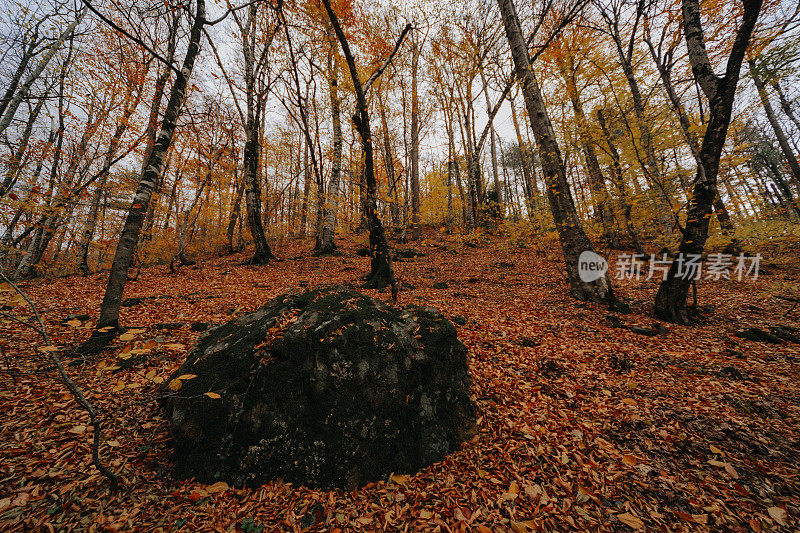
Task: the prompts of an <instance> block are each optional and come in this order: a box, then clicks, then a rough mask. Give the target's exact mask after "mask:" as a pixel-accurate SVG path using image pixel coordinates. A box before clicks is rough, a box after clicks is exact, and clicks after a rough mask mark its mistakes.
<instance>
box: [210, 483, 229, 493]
mask: <svg viewBox="0 0 800 533" xmlns="http://www.w3.org/2000/svg"><path fill="white" fill-rule="evenodd" d="M229 488H230V487H228V484H227V483H225V482H224V481H217V482H216V483H214V484H213V485H209V486H208V487H206V492H208V493H209V494H216V493H218V492H225V491H226V490H228V489H229Z"/></svg>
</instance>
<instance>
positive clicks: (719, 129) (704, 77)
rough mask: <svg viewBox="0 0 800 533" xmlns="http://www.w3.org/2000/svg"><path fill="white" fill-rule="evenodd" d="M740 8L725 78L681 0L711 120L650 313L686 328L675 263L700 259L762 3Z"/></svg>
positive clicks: (696, 10) (691, 9)
mask: <svg viewBox="0 0 800 533" xmlns="http://www.w3.org/2000/svg"><path fill="white" fill-rule="evenodd" d="M743 3H744V17H743V20H742V24H741V26H740V27H739V29H738V31H737V33H736V39H735V41H734V43H733V47H732V49H731V53H730V56H729V57H728V61H727V66H726V70H725V74H724V76H722V77H718V76H717V75H716V74H715V73H714V70H713V67H712V66H711V61H710V60H709V58H708V54H707V52H706V47H705V39H704V37H703V27H702V22H701V20H700V6H699V2H698V0H683V27H684V34H685V38H686V46H687V49H688V51H689V60H690V62H691V64H692V73H693V74H694V78H695V80H696V81H697V82H698V84H699V85H700V87H701V88H702V89H703V92H704V93H705V95H706V97H707V98H708V101H709V113H710V117H709V123H708V126H707V127H706V132H705V135H704V136H703V143H702V145H701V146H700V153H699V154H698V165H697V174H696V177H695V184H694V189H693V191H692V197H691V199H690V201H689V206H688V208H687V214H686V227H685V229H684V230H683V235H682V237H681V242H680V246H679V247H678V254H679V255H678V258H676V260H674V261H673V262H672V264H671V265H670V268H669V271H668V272H667V276H666V279H665V280H664V281H662V282H661V284H660V285H659V287H658V293H657V294H656V299H655V314H656V316H658V317H659V318H661V319H663V320H667V321H669V322H676V323H681V324H688V323H689V313H688V309H687V307H686V297H687V295H688V292H689V287H690V286H691V284H692V281H693V280H692V279H689V278H688V277H686V276H685V275H681V274H680V273H679V269H680V268H681V263H680V259H681V258H687V257H688V255H689V254H696V255H700V254H702V252H703V249H704V248H705V243H706V239H707V238H708V222H709V219H710V217H711V211H712V207H713V203H714V197H715V196H716V195H717V174H718V173H719V161H720V156H721V154H722V149H723V147H724V145H725V138H726V136H727V133H728V125H729V124H730V120H731V111H732V108H733V100H734V97H735V95H736V86H737V84H738V82H739V71H740V69H741V66H742V61H743V60H744V53H745V50H746V49H747V45H748V43H749V42H750V36H751V35H752V33H753V28H754V27H755V23H756V20H757V18H758V14H759V11H760V10H761V3H762V0H744V1H743Z"/></svg>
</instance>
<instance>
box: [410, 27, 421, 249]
mask: <svg viewBox="0 0 800 533" xmlns="http://www.w3.org/2000/svg"><path fill="white" fill-rule="evenodd" d="M417 41H418V37H417V36H416V35H414V36H413V38H412V39H411V43H412V44H411V238H412V239H413V240H415V241H416V240H419V90H418V88H417V70H418V68H419V56H420V49H419V43H418V42H417Z"/></svg>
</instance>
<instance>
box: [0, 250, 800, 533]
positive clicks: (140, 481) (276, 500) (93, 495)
mask: <svg viewBox="0 0 800 533" xmlns="http://www.w3.org/2000/svg"><path fill="white" fill-rule="evenodd" d="M437 238H438V237H437ZM467 244H470V245H472V246H470V245H464V242H463V241H458V240H455V239H453V240H445V243H444V244H441V243H437V244H433V243H430V244H428V245H426V244H424V243H423V244H415V245H414V246H415V247H416V248H417V249H418V250H420V251H422V252H424V253H425V254H427V255H426V257H420V258H417V259H411V260H408V261H404V262H398V263H396V265H395V267H396V271H397V275H398V277H400V278H401V280H402V282H403V284H404V285H405V288H404V290H403V291H402V292H401V296H400V303H422V304H425V305H429V306H432V307H436V308H438V309H440V310H442V311H443V312H444V313H445V314H447V315H448V316H450V317H454V316H459V315H460V316H463V317H464V318H466V323H464V324H463V325H458V326H457V327H458V330H459V337H460V338H461V340H462V341H463V342H464V343H465V344H466V345H467V347H468V348H469V362H470V370H471V375H472V380H473V394H474V398H475V401H476V404H477V406H478V409H479V416H480V418H479V432H478V434H477V436H476V437H475V438H474V439H473V440H472V441H471V442H468V443H465V444H464V445H463V446H462V448H461V450H460V451H458V452H457V453H455V454H452V455H451V456H449V457H447V458H446V459H445V460H444V461H443V462H441V463H438V464H435V465H433V466H431V467H429V468H427V469H425V470H423V471H421V472H418V473H414V472H398V473H397V475H396V476H394V477H393V478H392V479H387V480H386V481H381V482H378V483H373V484H370V485H368V486H366V487H364V488H362V489H361V490H357V491H354V492H344V491H319V490H312V489H308V488H305V487H300V486H294V485H290V484H286V483H283V482H281V481H280V480H276V481H275V482H272V483H269V484H267V485H264V486H262V487H261V488H259V489H257V490H249V489H241V488H240V487H229V486H227V485H226V484H224V483H217V484H215V485H211V486H208V485H204V484H198V483H195V482H192V481H178V480H175V479H173V478H172V477H171V475H170V436H169V427H168V425H167V423H166V421H165V420H164V418H163V417H162V416H161V412H160V409H159V406H158V404H157V403H156V401H155V391H156V387H157V382H158V381H160V380H161V379H162V378H163V377H164V376H166V375H168V374H169V373H170V372H172V371H173V370H174V369H175V368H176V367H177V366H178V365H179V364H180V362H181V361H182V358H183V357H184V355H185V350H186V349H188V348H190V347H191V345H192V344H193V343H194V342H195V341H196V340H197V338H198V337H199V336H200V335H202V334H203V333H202V332H198V331H192V329H202V327H203V325H204V324H202V323H210V324H212V325H213V324H219V323H223V322H225V321H227V320H229V319H231V318H233V317H234V316H236V315H237V314H239V313H241V312H244V311H249V310H252V309H255V308H256V307H259V306H260V305H262V304H263V303H264V302H265V301H266V300H268V299H269V298H271V297H273V296H276V295H278V294H281V293H283V292H286V291H289V290H298V289H300V288H302V287H304V286H314V285H317V284H322V283H330V282H341V283H349V284H357V283H358V279H359V276H361V275H363V274H364V273H365V271H366V269H367V267H368V259H366V258H363V257H358V256H356V255H355V253H354V251H355V249H356V247H357V245H356V244H355V243H349V244H347V243H345V245H344V251H345V255H344V256H341V257H331V258H322V259H317V258H311V257H309V253H308V245H307V243H303V242H294V243H291V244H289V245H287V247H286V248H285V249H283V250H281V251H280V252H281V255H282V257H284V258H285V260H283V261H276V262H272V263H270V264H268V265H266V266H263V267H253V266H242V265H240V263H241V261H242V260H243V259H244V256H234V257H228V258H223V259H213V260H206V261H202V262H201V263H199V264H198V265H197V266H196V267H183V268H182V269H180V270H179V272H178V273H177V274H170V273H169V271H168V268H167V267H166V266H159V267H153V268H147V269H143V270H142V272H141V275H140V276H139V278H138V280H137V281H133V282H129V284H128V287H127V288H126V294H125V296H126V298H140V299H141V302H140V303H138V304H136V305H133V306H130V307H125V308H123V315H122V321H123V324H124V325H125V326H126V327H129V328H133V331H132V332H129V333H128V335H126V336H125V337H123V338H124V339H131V338H132V339H133V340H118V341H117V342H116V343H115V344H114V346H112V348H110V349H109V350H107V351H106V352H104V353H103V354H102V355H101V356H100V357H98V358H96V359H92V360H87V361H85V362H84V361H75V362H73V364H72V366H70V367H69V372H70V375H71V376H73V377H74V378H75V380H76V381H77V382H78V384H79V385H80V386H81V387H82V388H83V389H84V390H85V391H86V392H87V394H88V395H89V397H90V399H91V400H92V401H94V402H95V404H97V405H99V406H101V407H102V409H103V412H104V416H105V419H106V421H107V427H106V428H105V431H104V435H103V437H104V442H103V443H102V445H101V454H102V457H103V458H104V459H105V460H106V461H107V462H108V463H109V464H110V466H111V467H112V468H113V469H114V470H115V471H116V472H118V473H119V474H120V475H121V476H122V477H124V481H125V486H124V489H123V490H122V491H120V492H117V493H109V491H108V489H107V483H106V481H105V480H104V478H102V477H101V476H100V474H99V473H98V472H97V470H95V468H94V467H93V466H92V465H91V460H90V452H89V450H90V447H89V441H90V437H91V431H92V428H91V427H87V425H88V418H87V417H86V415H84V414H83V412H82V411H81V410H80V409H79V408H78V407H77V405H76V404H75V402H73V401H72V400H71V398H70V396H69V395H68V394H67V392H66V390H65V389H64V388H63V386H62V385H61V384H60V383H59V382H58V381H57V378H56V375H55V374H54V372H52V370H50V369H49V368H48V366H49V364H48V359H47V357H46V354H43V353H40V352H37V348H38V347H40V346H42V342H41V340H40V339H39V338H38V336H37V334H36V333H35V332H33V331H31V330H28V329H25V328H24V327H23V326H21V325H18V324H13V323H10V322H8V321H6V322H3V323H2V326H1V327H2V333H0V342H2V343H3V345H4V354H5V355H4V357H3V360H2V361H0V370H2V372H0V381H1V382H2V386H0V410H1V411H0V414H1V415H2V418H0V529H2V530H10V531H31V530H42V531H53V530H56V531H58V530H69V531H72V530H89V531H104V530H108V531H122V530H138V531H160V530H163V531H178V530H182V531H247V532H255V531H262V530H263V531H272V530H276V531H331V530H333V531H335V530H342V531H350V530H364V531H384V530H386V531H430V530H437V529H440V530H442V531H481V532H485V531H517V532H519V531H527V530H544V531H552V530H611V531H626V530H631V529H647V530H694V529H696V530H716V531H729V530H734V531H735V530H739V531H749V530H755V531H759V530H771V529H783V530H786V531H789V530H794V529H795V528H797V527H798V524H800V514H799V511H798V508H799V507H800V478H799V477H798V473H799V472H800V431H799V428H800V427H799V425H798V423H799V422H800V344H793V343H791V342H788V341H783V342H781V343H778V344H772V343H764V342H755V341H751V340H745V339H742V338H739V337H736V336H735V335H734V333H735V332H736V331H738V330H741V329H743V328H748V327H757V328H760V329H764V330H768V328H769V326H775V325H784V326H790V327H797V326H798V325H800V324H798V320H797V318H798V316H800V313H798V312H797V310H794V311H792V312H790V313H789V314H788V315H786V313H787V311H789V309H790V307H789V306H788V305H787V302H786V301H783V300H779V299H776V298H773V297H772V296H770V289H771V288H772V287H774V286H776V285H777V284H778V283H782V282H787V281H795V280H797V278H798V268H796V267H790V266H782V265H772V266H763V265H762V276H761V277H760V278H759V279H758V280H757V281H755V282H726V281H719V282H710V281H709V282H701V283H700V284H699V287H698V296H699V300H700V310H701V322H700V325H699V326H697V327H681V326H674V325H670V324H665V325H664V326H666V330H661V332H660V333H659V334H658V335H655V336H646V335H641V334H638V333H635V332H634V331H632V330H631V327H632V326H640V327H643V328H648V329H652V328H653V327H654V324H655V321H654V320H653V318H652V301H653V296H654V294H655V290H656V287H657V285H656V283H655V282H654V281H638V282H637V281H627V282H622V283H620V282H619V281H617V282H616V283H617V287H618V292H619V293H620V294H621V296H623V297H625V298H627V299H629V301H630V303H631V306H632V308H633V313H632V314H630V315H613V314H611V313H609V312H608V311H607V310H606V309H605V308H604V307H602V306H600V305H596V304H583V303H580V302H576V301H575V300H572V299H570V298H569V297H568V296H567V295H566V289H565V282H564V278H563V275H562V274H561V273H560V271H559V264H558V256H557V255H556V252H555V250H553V251H550V252H545V251H543V250H540V249H535V248H527V249H516V248H515V249H509V248H508V247H506V246H504V245H503V244H502V243H500V242H496V241H493V240H484V241H483V242H479V243H477V245H476V243H473V242H470V243H467ZM794 264H797V261H795V262H794ZM764 271H766V272H764ZM104 283H105V275H102V274H96V275H92V276H89V277H86V278H83V277H67V278H61V279H55V280H52V279H50V280H37V281H33V282H31V283H29V284H26V285H25V288H26V290H27V291H28V292H29V294H30V295H31V297H32V298H33V299H34V301H35V302H37V303H38V305H39V309H40V311H41V312H42V314H43V318H44V320H45V322H46V324H47V326H48V329H49V331H50V333H51V335H52V336H53V338H54V341H55V343H56V344H57V345H59V346H71V345H74V344H76V343H78V342H79V341H81V340H83V339H85V338H86V337H87V336H88V334H89V332H90V330H91V328H92V327H93V325H94V317H95V316H96V313H97V310H98V308H99V304H100V301H101V298H102V295H103V289H104ZM434 285H435V287H437V288H434ZM367 292H370V291H367ZM370 293H371V294H373V295H377V296H379V297H381V298H385V299H388V298H389V296H388V292H383V293H377V292H374V291H371V292H370ZM129 303H131V302H129ZM134 303H135V302H134ZM17 312H18V313H19V314H20V316H23V317H24V316H29V315H27V314H26V312H24V311H17ZM83 314H85V315H91V316H92V319H89V320H82V319H80V318H78V319H73V320H71V321H70V322H69V323H66V322H65V319H67V318H68V317H70V315H83ZM785 315H786V316H785ZM459 321H460V320H459ZM196 323H201V324H196ZM115 367H119V368H118V369H116V370H115Z"/></svg>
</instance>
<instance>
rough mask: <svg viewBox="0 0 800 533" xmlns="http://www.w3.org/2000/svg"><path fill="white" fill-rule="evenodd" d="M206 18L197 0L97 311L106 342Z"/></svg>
mask: <svg viewBox="0 0 800 533" xmlns="http://www.w3.org/2000/svg"><path fill="white" fill-rule="evenodd" d="M205 16H206V13H205V0H197V12H196V14H195V17H194V21H193V23H192V27H191V30H190V37H189V44H188V47H187V50H186V56H185V58H184V60H183V65H182V68H181V70H180V72H179V73H178V74H177V75H176V77H175V82H174V83H173V85H172V90H171V92H170V98H169V102H168V103H167V108H166V110H165V112H164V120H163V122H162V124H161V131H160V132H159V133H158V136H157V137H156V142H155V145H154V146H153V150H152V151H151V152H150V156H149V157H148V160H147V164H146V165H145V170H144V172H142V174H141V177H140V178H139V185H138V187H137V190H136V194H135V196H134V198H133V202H132V203H131V207H130V209H129V210H128V215H127V217H126V218H125V224H124V226H123V228H122V234H121V236H120V239H119V243H118V244H117V250H116V253H115V254H114V262H113V264H112V266H111V272H110V274H109V278H108V286H107V288H106V292H105V296H104V297H103V304H102V307H101V309H100V318H99V320H98V322H97V329H96V330H95V332H96V333H97V332H99V333H100V336H103V337H105V338H107V339H109V337H112V336H113V335H103V333H104V332H102V331H101V330H102V329H105V328H111V329H110V331H114V330H116V329H117V328H118V327H119V310H120V303H121V301H122V293H123V291H124V289H125V282H126V280H127V277H128V267H129V266H130V264H131V261H132V259H133V252H134V250H135V248H136V243H137V242H138V240H139V233H140V231H141V229H142V222H143V221H144V215H145V213H146V211H147V207H148V204H149V202H150V196H151V194H152V192H153V188H154V187H155V184H156V180H157V179H158V176H159V175H160V173H161V167H162V165H163V163H164V157H165V156H166V153H167V150H168V149H169V147H170V144H171V143H172V136H173V134H174V132H175V126H176V122H177V119H178V116H179V114H180V111H181V107H182V104H183V102H184V99H185V96H186V88H187V84H188V83H189V79H190V78H191V75H192V68H193V67H194V63H195V59H196V58H197V54H198V53H199V51H200V40H201V38H202V29H203V25H204V24H205ZM110 331H109V332H110ZM109 340H110V339H109ZM106 342H107V341H106Z"/></svg>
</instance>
